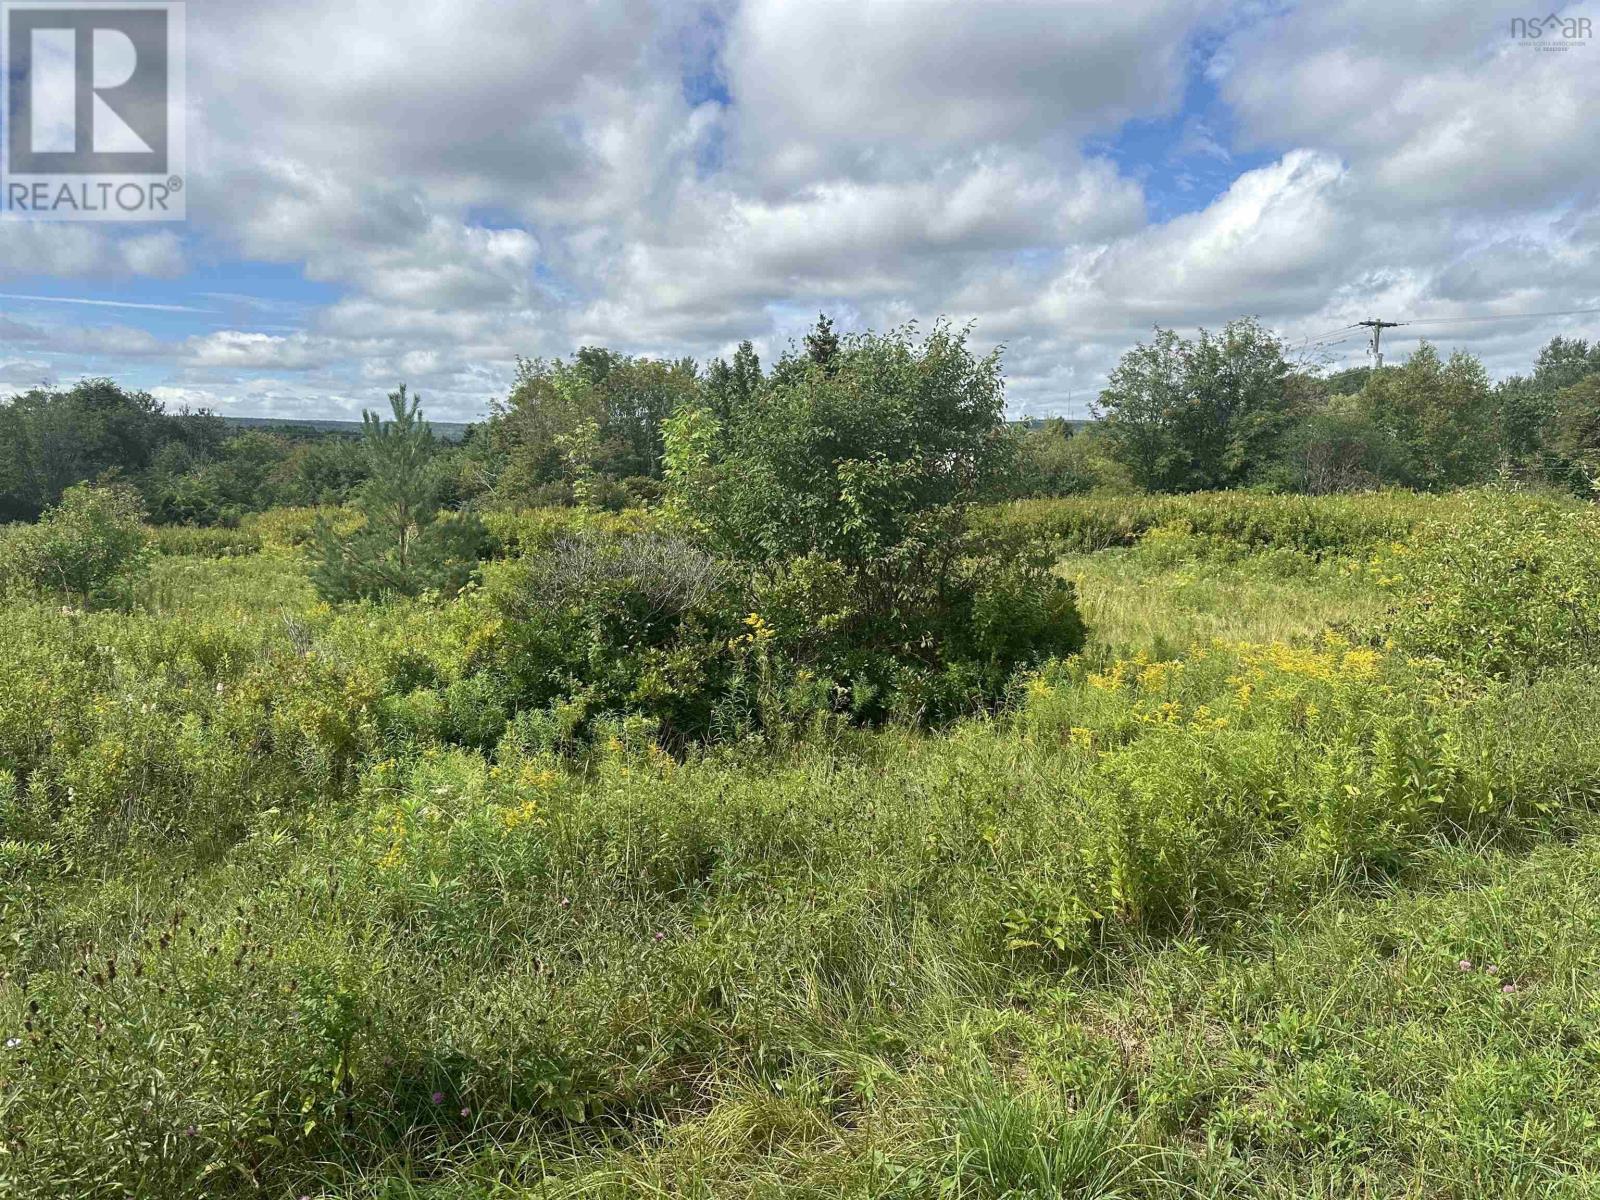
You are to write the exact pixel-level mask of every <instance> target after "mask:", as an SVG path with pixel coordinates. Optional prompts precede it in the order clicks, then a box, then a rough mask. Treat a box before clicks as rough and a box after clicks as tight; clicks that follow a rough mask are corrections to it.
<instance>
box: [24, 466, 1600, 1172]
mask: <svg viewBox="0 0 1600 1200" xmlns="http://www.w3.org/2000/svg"><path fill="white" fill-rule="evenodd" d="M579 519H580V518H577V517H573V516H571V515H567V514H562V513H549V512H530V513H524V514H519V515H502V516H500V517H499V518H497V522H498V523H497V524H496V526H495V529H494V532H495V534H496V537H497V539H498V544H499V545H500V547H501V550H500V553H502V554H504V555H513V554H515V553H516V552H517V551H518V549H519V547H520V548H523V549H526V548H527V547H530V546H532V545H534V544H536V543H537V542H538V540H539V538H540V537H541V536H544V535H545V533H546V532H547V531H548V530H550V529H552V528H560V527H563V526H564V525H566V524H569V523H571V522H573V521H575V520H579ZM978 519H979V520H981V521H984V522H989V523H991V524H995V525H1004V526H1007V527H1011V528H1019V527H1023V526H1026V527H1027V529H1028V531H1029V533H1030V536H1034V537H1040V538H1044V539H1045V540H1046V541H1048V542H1050V543H1051V544H1053V545H1054V546H1055V548H1056V552H1057V555H1058V562H1057V565H1056V567H1055V571H1056V574H1057V575H1058V576H1061V577H1064V578H1067V579H1070V580H1073V581H1074V582H1075V583H1076V584H1077V587H1078V592H1079V601H1080V604H1081V607H1082V610H1083V614H1084V619H1085V621H1086V622H1087V624H1088V626H1089V638H1090V641H1089V644H1088V645H1087V646H1086V648H1085V649H1084V651H1083V653H1082V654H1081V655H1077V656H1074V657H1072V658H1069V659H1067V660H1065V661H1053V662H1049V663H1046V664H1045V665H1043V666H1042V667H1041V668H1040V669H1039V670H1037V671H1036V672H1033V673H1031V674H1028V675H1026V676H1024V677H1022V678H1019V679H1018V680H1017V681H1016V682H1015V683H1014V685H1013V687H1012V689H1011V694H1010V699H1009V701H1008V702H1007V703H1006V704H1005V705H1004V706H1003V707H1002V708H1001V709H1000V710H999V711H997V712H995V713H993V714H989V715H975V716H971V717H967V718H963V719H959V720H955V721H953V722H948V723H944V724H940V725H936V726H933V727H914V726H911V725H901V724H896V723H894V722H890V723H888V724H882V725H876V726H870V727H859V726H851V725H848V724H844V723H837V722H835V723H827V722H817V723H814V724H813V725H811V726H808V727H805V728H797V729H793V730H789V731H786V732H780V731H778V730H776V729H771V730H768V731H767V732H766V733H764V734H756V733H750V734H748V735H746V736H742V737H736V738H729V739H726V740H723V741H720V742H718V743H716V744H715V745H713V746H711V747H709V748H702V749H695V748H692V747H691V748H688V749H687V750H685V749H683V748H678V747H674V748H671V752H669V751H668V750H667V749H663V748H662V747H661V746H659V745H657V744H656V742H655V741H654V740H652V738H651V736H650V735H649V731H648V730H647V729H645V728H644V727H643V726H641V725H640V724H639V723H637V722H634V723H629V722H627V721H619V722H617V723H616V725H615V726H614V728H613V729H612V731H611V732H610V733H608V734H607V735H605V736H603V737H599V738H597V739H596V740H594V741H593V743H592V744H590V745H588V746H582V747H576V748H572V749H569V750H568V751H565V752H558V751H555V750H552V749H551V744H550V742H549V739H548V738H541V736H535V733H534V732H530V730H529V729H528V728H527V727H526V722H524V721H522V719H521V718H518V717H517V716H516V715H515V714H513V715H512V718H511V719H510V720H509V721H508V719H507V713H506V712H505V710H504V707H503V704H502V701H501V699H500V698H499V697H497V695H496V694H495V692H494V688H493V686H492V679H491V676H490V674H489V673H488V672H487V671H486V669H485V668H484V665H483V664H485V663H486V662H491V661H494V656H495V652H496V651H495V647H496V646H497V644H498V641H497V640H498V639H501V638H502V637H503V636H504V633H503V628H502V621H501V617H500V616H499V615H498V612H497V610H496V609H495V607H494V605H493V604H492V603H491V601H490V599H489V598H488V597H487V596H486V595H485V593H484V592H482V591H479V590H476V589H469V590H468V591H466V592H465V593H463V594H462V595H461V596H460V597H458V598H456V599H454V600H450V601H441V600H437V599H431V598H427V597H425V598H423V599H418V600H396V601H391V602H388V603H385V604H381V605H380V604H377V603H372V602H365V603H357V604H353V605H346V606H343V607H330V606H329V605H327V604H324V603H321V602H319V601H318V599H317V596H316V593H315V591H314V590H313V589H312V587H311V585H310V583H309V581H308V577H307V563H306V559H305V557H304V554H305V551H304V549H303V542H304V540H305V536H306V531H307V530H308V528H309V522H310V517H309V515H308V514H304V513H294V512H280V513H268V514H265V515H263V516H261V517H257V518H250V519H248V520H247V521H246V522H245V524H244V525H243V526H242V527H241V528H240V529H236V530H214V531H203V530H184V529H172V530H165V531H159V532H158V535H157V548H158V550H159V551H160V553H159V554H158V555H157V557H155V559H154V560H153V561H152V562H151V563H150V565H149V566H148V567H147V568H146V569H145V571H144V572H143V574H142V576H141V577H140V579H139V580H138V582H137V585H136V587H135V590H134V594H133V596H132V597H131V603H130V605H129V606H128V607H127V608H126V609H125V610H121V611H118V610H105V611H83V610H81V609H80V608H77V607H74V606H71V605H63V604H61V603H59V602H54V601H46V600H42V599H30V598H27V597H24V596H21V595H18V596H15V597H13V598H12V599H11V600H9V601H8V602H7V604H6V608H5V613H4V616H5V619H4V621H3V623H0V768H3V770H0V819H3V822H4V828H5V830H6V835H7V840H5V841H4V842H3V843H0V1040H3V1041H4V1046H3V1048H0V1131H3V1141H0V1193H3V1194H5V1195H7V1196H17V1197H46V1196H51V1197H56V1196H75V1197H76V1196H82V1197H123V1196H130V1195H131V1196H140V1197H145V1196H152V1197H190V1196H193V1197H199V1196H229V1195H238V1196H255V1195H266V1196H287V1197H296V1196H371V1197H380V1196H381V1197H399V1196H428V1197H444V1196H450V1197H502V1196H503V1197H510V1196H540V1197H546V1196H548V1197H566V1196H597V1197H598V1196H617V1197H621V1196H635V1195H658V1196H665V1195H673V1196H695V1197H707V1198H711V1197H717V1198H721V1197H734V1196H777V1195H784V1196H814V1197H819V1198H820V1197H837V1196H850V1197H876V1196H883V1197H907V1198H911V1197H996V1198H998V1197H1025V1196H1027V1197H1054V1196H1062V1195H1067V1196H1125V1197H1146V1196H1148V1197H1169V1196H1170V1197H1191V1196H1217V1197H1223V1196H1227V1197H1235V1196H1276V1197H1305V1196H1328V1197H1334V1196H1338V1197H1346V1196H1380V1195H1381V1196H1416V1197H1443V1196H1451V1197H1463V1198H1465V1197H1481V1196H1587V1195H1594V1194H1597V1192H1600V1070H1597V1068H1600V984H1597V982H1596V981H1597V980H1600V819H1597V817H1596V815H1595V812H1594V805H1595V801H1596V799H1597V798H1600V705H1596V704H1595V703H1594V699H1595V696H1596V685H1597V684H1600V674H1597V672H1596V669H1595V667H1594V665H1593V664H1594V662H1595V661H1596V658H1595V656H1593V655H1592V654H1591V651H1592V650H1593V648H1594V633H1595V630H1596V622H1597V615H1596V614H1597V611H1600V610H1597V603H1596V599H1595V594H1594V592H1593V591H1592V590H1586V589H1588V587H1589V583H1590V582H1592V581H1593V578H1594V574H1595V572H1596V570H1597V569H1600V568H1597V567H1596V565H1595V562H1594V560H1595V545H1596V542H1594V541H1593V540H1590V539H1591V537H1592V535H1593V534H1594V532H1595V528H1596V527H1595V522H1594V512H1593V510H1592V508H1591V509H1583V508H1582V507H1581V506H1579V505H1576V504H1572V503H1568V502H1548V503H1546V502H1541V501H1531V500H1523V499H1519V498H1516V497H1500V496H1493V495H1457V496H1444V497H1438V498H1432V499H1429V498H1419V497H1416V496H1411V495H1398V494H1397V495H1378V496H1372V497H1366V498H1356V499H1327V500H1315V499H1297V498H1289V497H1286V498H1258V497H1251V496H1245V495H1232V496H1222V497H1198V498H1194V499H1188V500H1162V501H1159V502H1158V501H1140V500H1106V501H1096V500H1089V499H1074V500H1065V501H1054V502H1046V501H1040V502H1030V503H1029V504H1025V505H1018V506H1013V507H1011V508H1008V509H994V510H988V511H986V512H984V513H982V514H980V515H979V518H978ZM646 520H647V519H646V518H643V517H636V516H635V517H630V516H627V515H624V516H622V517H612V518H605V519H603V520H601V519H598V518H596V519H594V520H593V522H592V523H594V524H595V525H596V526H597V527H600V528H602V530H603V531H604V530H609V531H610V533H611V534H613V535H615V536H619V537H620V536H623V535H624V534H625V533H626V532H627V531H628V530H629V529H630V528H634V527H636V526H637V525H638V524H639V523H641V522H646ZM1462 530H1466V531H1467V532H1466V533H1464V534H1463V533H1462V532H1461V531H1462ZM1524 667H1525V668H1526V669H1523V668H1524Z"/></svg>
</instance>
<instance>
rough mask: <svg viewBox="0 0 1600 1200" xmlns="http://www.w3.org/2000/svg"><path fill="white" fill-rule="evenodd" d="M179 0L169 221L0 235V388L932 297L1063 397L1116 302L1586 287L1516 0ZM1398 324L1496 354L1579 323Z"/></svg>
mask: <svg viewBox="0 0 1600 1200" xmlns="http://www.w3.org/2000/svg"><path fill="white" fill-rule="evenodd" d="M190 8H191V9H192V10H193V11H192V12H191V14H190V37H189V53H188V63H189V99H190V114H189V116H190V119H189V151H190V186H189V197H190V215H189V219H188V220H187V221H186V222H184V223H181V224H172V225H155V224H149V225H123V226H118V225H61V224H51V225H41V224H34V223H29V222H27V221H16V220H10V221H3V222H0V395H4V394H7V393H9V392H12V391H15V390H19V389H21V388H23V387H27V386H32V385H34V384H36V383H38V382H40V381H42V380H49V381H51V382H57V383H61V382H70V381H71V380H73V379H75V378H78V377H81V376H84V375H101V374H104V375H112V376H114V377H116V378H118V379H120V380H123V381H125V382H127V383H129V384H131V385H134V386H138V387H143V388H147V389H149V390H150V391H152V392H153V393H154V394H155V395H157V396H158V397H159V398H161V399H162V400H163V401H164V402H166V403H169V404H171V405H185V404H187V405H191V406H204V407H210V408H214V409H217V410H219V411H224V412H238V413H250V414H262V415H281V416H294V415H301V416H340V415H351V414H353V413H355V412H357V411H359V409H360V408H361V407H362V406H363V405H371V404H374V403H377V402H378V401H379V400H381V398H382V395H383V394H384V392H386V391H387V390H389V389H390V388H392V387H393V385H394V384H395V383H396V382H398V381H400V380H402V379H404V380H405V381H407V382H408V383H409V384H410V385H411V386H412V387H413V388H414V389H416V390H418V391H420V392H421V393H422V394H423V395H424V397H425V402H426V403H427V404H428V407H429V408H430V409H431V411H432V412H433V413H434V415H435V416H437V417H440V418H442V419H471V418H473V417H476V416H479V415H481V414H482V413H483V412H484V411H485V409H486V407H487V405H488V403H489V401H490V400H491V399H492V398H493V397H495V396H497V395H500V394H503V392H504V389H505V387H506V384H507V382H508V380H509V378H510V376H511V372H512V370H513V367H514V362H515V358H516V357H517V356H518V355H525V356H552V355H559V354H565V353H569V352H570V351H572V350H573V349H575V348H576V347H577V346H579V345H583V344H590V343H602V344H607V345H611V346H614V347H617V348H619V349H622V350H626V351H629V352H632V353H640V354H653V355H671V356H677V355H682V354H692V355H694V356H695V357H697V358H701V359H705V358H708V357H710V356H712V355H715V354H720V353H727V352H728V351H729V350H731V348H732V347H733V346H734V345H735V344H736V343H737V341H738V340H739V339H741V338H745V337H748V338H751V339H752V340H754V341H755V342H756V344H757V347H758V349H759V350H760V351H761V352H762V353H763V355H764V356H765V357H768V358H770V357H771V356H773V355H774V354H776V353H778V352H780V351H781V349H782V348H783V346H784V345H785V344H786V343H787V342H788V340H789V339H791V338H793V337H795V336H797V335H798V334H799V333H800V332H801V331H802V330H803V328H804V326H805V325H806V324H807V323H808V322H809V320H810V319H811V317H812V316H814V314H815V313H816V312H817V311H818V310H822V309H825V310H827V311H829V312H830V313H833V314H836V315H837V317H838V318H839V320H840V323H841V324H844V325H847V326H870V327H874V328H883V327H885V326H888V325H892V324H898V323H900V322H903V321H907V320H917V321H920V322H923V323H926V322H929V321H932V320H934V319H937V318H939V317H941V316H945V317H948V318H950V319H952V320H955V321H958V322H968V321H970V322H972V323H973V326H974V330H975V333H974V336H975V338H976V339H977V340H978V341H979V342H980V343H982V344H989V343H996V342H998V343H1004V344H1005V346H1006V362H1007V369H1008V377H1009V381H1010V382H1009V394H1010V399H1011V405H1012V408H1013V410H1014V411H1016V412H1024V411H1026V412H1053V411H1054V412H1059V411H1072V412H1074V413H1081V412H1082V411H1083V410H1084V409H1085V407H1086V405H1087V402H1088V400H1089V399H1090V398H1092V396H1093V395H1094V394H1095V392H1096V390H1097V389H1098V387H1099V386H1100V383H1101V382H1102V381H1103V379H1104V377H1105V374H1106V372H1107V371H1108V370H1109V369H1110V367H1111V366H1112V365H1113V364H1114V363H1115V361H1116V357H1117V355H1118V354H1119V353H1120V352H1121V351H1123V350H1124V349H1126V348H1127V347H1129V346H1130V345H1132V344H1133V343H1134V342H1135V341H1137V340H1138V339H1139V338H1141V337H1144V336H1146V335H1147V334H1148V332H1149V330H1150V328H1151V327H1152V326H1153V325H1155V324H1162V325H1169V326H1176V327H1179V328H1184V329H1189V328H1193V327H1194V326H1196V325H1200V324H1206V325H1213V326H1214V325H1218V324H1221V323H1222V322H1224V321H1226V320H1228V319H1229V318H1231V317H1234V316H1240V315H1246V314H1249V315H1258V316H1260V317H1261V318H1262V319H1263V320H1265V321H1267V322H1268V323H1269V324H1271V325H1273V326H1274V327H1275V328H1278V329H1279V330H1281V331H1282V332H1283V333H1284V334H1285V335H1286V336H1288V337H1291V338H1294V339H1304V338H1306V336H1307V335H1309V334H1313V333H1317V332H1321V331H1324V330H1330V329H1334V328H1337V327H1339V326H1342V325H1346V324H1348V323H1350V322H1351V321H1354V320H1357V319H1360V318H1362V317H1365V316H1367V315H1369V314H1372V313H1378V314H1381V315H1384V316H1392V317H1397V318H1404V317H1406V316H1417V317H1422V316H1426V317H1430V318H1434V317H1452V316H1462V317H1466V316H1471V317H1482V316H1485V315H1500V316H1505V317H1513V316H1515V315H1516V314H1519V313H1528V312H1548V311H1554V310H1566V309H1575V308H1585V307H1600V196H1597V184H1596V180H1597V179H1600V170H1597V169H1596V168H1597V167H1600V162H1597V161H1596V159H1597V152H1596V150H1597V144H1600V143H1597V141H1596V138H1595V135H1594V130H1595V129H1596V128H1600V123H1597V120H1596V118H1597V117H1600V83H1597V80H1600V70H1597V69H1596V68H1597V67H1600V62H1597V61H1596V55H1600V46H1589V45H1583V46H1578V47H1576V48H1574V49H1573V50H1572V51H1571V52H1569V53H1564V54H1545V53H1537V52H1533V51H1530V50H1529V49H1528V48H1526V47H1522V46H1519V45H1518V44H1517V43H1516V42H1515V41H1514V40H1513V39H1511V38H1510V37H1509V36H1508V28H1509V21H1510V18H1511V17H1512V16H1514V15H1518V14H1520V13H1521V9H1520V8H1518V7H1517V6H1515V5H1497V4H1494V3H1486V4H1474V5H1470V6H1463V5H1460V4H1446V3H1433V2H1430V0H1421V2H1419V3H1417V4H1414V5H1411V6H1408V7H1407V8H1406V9H1405V10H1404V11H1400V10H1396V9H1394V8H1393V6H1392V5H1389V4H1384V3H1378V2H1377V0H1370V2H1362V0H1332V2H1330V3H1322V4H1316V5H1294V4H1281V3H1271V4H1248V5H1242V6H1229V5H1223V4H1212V3H1199V4H1196V3H1179V2H1177V0H1151V2H1149V3H1131V2H1125V0H1124V2H1117V3H1102V2H1100V0H1061V2H1059V3H1039V2H1032V0H1028V2H1022V0H1017V2H1014V3H1011V2H1000V3H969V2H965V0H895V2H889V3H884V2H868V3H850V4H847V3H843V2H834V0H823V2H821V3H817V4H808V5H795V4H792V3H779V2H778V0H715V2H713V3H682V4H679V3H668V2H661V3H649V2H646V0H596V2H595V3H592V4H589V5H581V6H580V5H571V4H562V5H554V4H552V5H547V6H537V7H536V10H534V9H528V8H521V7H518V8H513V6H506V5H504V4H502V3H491V2H490V0H463V2H462V3H460V4H459V5H455V6H452V7H451V8H450V9H449V10H444V9H412V8H408V7H406V6H395V5H392V4H377V3H370V2H368V0H352V2H350V3H344V4H339V5H332V4H327V3H321V2H313V0H286V2H284V3H280V4H273V5H260V4H245V3H242V2H239V0H218V2H217V3H215V4H208V5H207V6H206V7H205V8H204V9H203V10H202V9H200V8H199V6H195V5H191V6H190ZM1567 11H1568V12H1569V13H1572V14H1581V13H1592V12H1593V6H1592V5H1587V6H1586V5H1569V6H1567ZM1530 113H1537V114H1539V119H1538V120H1537V121H1529V120H1528V119H1527V116H1528V114H1530ZM82 301H92V302H93V303H82ZM1423 328H1424V327H1419V328H1418V329H1417V330H1412V331H1408V330H1398V331H1395V333H1394V334H1393V335H1391V336H1392V337H1393V338H1394V341H1393V343H1392V351H1391V352H1392V353H1401V354H1403V353H1404V352H1405V350H1406V348H1407V347H1408V346H1409V345H1414V344H1415V338H1416V335H1417V334H1418V333H1420V332H1422V331H1423ZM1425 329H1426V332H1427V333H1428V334H1429V336H1431V337H1434V338H1436V339H1437V340H1439V341H1441V342H1442V343H1444V344H1445V345H1446V346H1457V345H1459V346H1463V347H1466V348H1468V349H1471V350H1473V351H1474V352H1476V353H1479V354H1480V355H1482V356H1483V357H1484V359H1485V361H1486V363H1487V364H1488V365H1489V366H1490V368H1491V370H1492V371H1493V372H1494V373H1496V374H1499V375H1504V374H1507V373H1510V372H1512V371H1515V370H1518V369H1523V368H1525V366H1526V364H1527V363H1528V362H1529V361H1530V360H1531V357H1532V355H1533V353H1534V352H1535V351H1536V349H1537V346H1538V345H1539V344H1541V343H1542V342H1543V341H1545V340H1547V339H1548V338H1549V337H1550V336H1551V335H1552V334H1554V333H1557V332H1562V333H1569V334H1572V333H1577V334H1583V333H1586V332H1590V331H1600V322H1597V321H1596V319H1595V318H1594V317H1584V316H1576V317H1571V318H1558V319H1542V320H1537V321H1519V320H1505V321H1481V320H1480V321H1469V322H1463V323H1461V324H1458V325H1452V324H1449V323H1447V322H1445V323H1438V324H1431V325H1428V326H1426V327H1425ZM1308 350H1309V353H1310V354H1311V356H1312V357H1313V358H1316V357H1317V356H1319V355H1320V356H1321V357H1322V358H1323V359H1324V360H1325V364H1326V365H1328V366H1341V365H1349V364H1351V363H1354V362H1359V361H1362V354H1361V345H1360V342H1359V341H1346V342H1342V343H1338V344H1331V345H1328V346H1322V345H1319V344H1315V343H1313V344H1312V345H1311V346H1310V347H1309V348H1308Z"/></svg>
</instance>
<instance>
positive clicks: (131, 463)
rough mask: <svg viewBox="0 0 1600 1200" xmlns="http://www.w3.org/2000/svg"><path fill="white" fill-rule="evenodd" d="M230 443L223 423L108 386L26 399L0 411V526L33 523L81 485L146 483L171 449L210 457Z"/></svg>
mask: <svg viewBox="0 0 1600 1200" xmlns="http://www.w3.org/2000/svg"><path fill="white" fill-rule="evenodd" d="M224 437H225V431H224V428H223V426H222V423H221V421H220V420H218V419H217V418H216V417H213V416H211V415H209V414H205V413H197V414H191V413H179V414H168V413H167V412H166V411H165V410H164V409H163V408H162V406H161V405H160V404H159V403H158V402H157V401H156V400H155V399H153V398H152V397H151V396H150V395H149V394H148V393H145V392H130V391H126V390H124V389H123V388H121V387H119V386H118V385H117V384H116V383H114V382H113V381H111V380H109V379H85V380H82V381H81V382H79V383H76V384H74V385H73V386H72V387H70V388H67V389H53V388H36V389H34V390H32V391H29V392H24V393H23V394H22V395H19V396H14V397H13V398H12V399H11V400H10V401H9V402H8V403H6V404H5V405H4V406H0V489H3V490H0V518H5V517H11V518H32V517H34V516H36V515H38V514H39V513H40V512H42V511H43V510H44V509H45V508H47V507H49V506H50V505H53V504H55V503H56V502H57V501H58V500H60V498H61V496H62V494H63V493H64V492H65V491H66V489H67V488H69V487H72V486H73V485H74V484H80V483H88V482H93V481H96V480H99V479H102V478H109V477H111V476H113V475H119V476H124V477H137V476H140V475H142V474H143V473H144V472H145V471H146V470H147V469H148V468H149V467H150V464H151V462H152V460H153V459H154V457H155V456H156V454H157V453H158V452H159V451H160V450H161V449H162V448H163V447H165V446H167V445H171V444H178V445H181V446H183V447H185V448H186V449H187V450H188V451H189V452H190V453H191V454H192V455H193V456H194V457H196V458H203V457H206V456H208V455H209V454H211V453H214V452H215V450H216V448H217V447H218V446H220V445H221V443H222V441H223V439H224Z"/></svg>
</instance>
